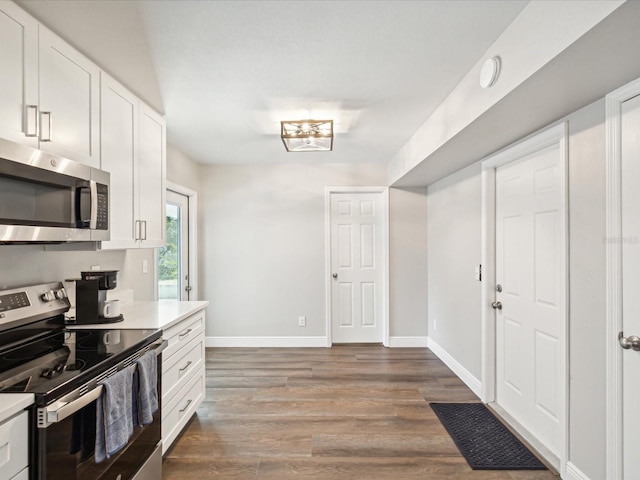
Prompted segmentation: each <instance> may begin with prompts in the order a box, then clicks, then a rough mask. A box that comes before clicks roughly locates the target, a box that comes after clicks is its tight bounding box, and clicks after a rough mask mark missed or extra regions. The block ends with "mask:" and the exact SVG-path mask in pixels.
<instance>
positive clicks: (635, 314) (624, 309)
mask: <svg viewBox="0 0 640 480" xmlns="http://www.w3.org/2000/svg"><path fill="white" fill-rule="evenodd" d="M638 131H640V80H636V81H634V82H631V83H629V84H628V85H625V86H623V87H621V88H620V89H618V90H616V91H614V92H612V93H611V94H609V95H607V97H606V148H607V154H606V157H607V158H606V161H607V225H606V232H607V233H606V249H607V279H606V282H607V333H606V352H607V396H606V402H607V409H606V410H607V478H608V479H610V480H622V479H625V478H635V477H636V476H637V472H638V470H639V469H640V459H639V458H638V454H637V451H638V447H639V446H640V433H639V432H638V428H637V426H638V424H640V412H639V411H638V403H639V402H640V387H638V382H637V379H638V375H640V351H638V350H640V341H637V338H634V337H637V336H638V335H640V316H639V315H640V303H639V302H638V293H637V292H638V286H639V285H640V277H639V275H638V272H639V271H640V254H639V250H640V247H639V245H640V240H639V239H640V215H639V214H638V202H639V201H640V196H639V195H638V186H637V185H638V182H639V181H640V162H639V161H638V159H639V158H640V137H639V135H638Z"/></svg>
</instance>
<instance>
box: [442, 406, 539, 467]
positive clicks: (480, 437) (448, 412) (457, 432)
mask: <svg viewBox="0 0 640 480" xmlns="http://www.w3.org/2000/svg"><path fill="white" fill-rule="evenodd" d="M431 408H433V411H434V412H436V415H438V418H439V419H440V421H441V422H442V424H443V425H444V428H446V429H447V431H448V432H449V435H451V438H452V439H453V441H454V442H455V444H456V445H457V446H458V449H459V450H460V453H462V455H463V456H464V458H465V459H466V460H467V463H468V464H469V466H470V467H471V468H472V469H474V470H546V469H547V467H545V466H544V464H543V463H542V462H541V461H540V460H538V459H537V458H536V456H535V455H534V454H533V453H531V451H530V450H529V449H528V448H527V447H525V446H524V445H523V444H522V442H521V441H520V440H518V438H517V437H516V436H515V435H514V434H513V433H511V432H510V431H509V429H508V428H507V427H505V426H504V425H503V424H502V423H501V422H500V420H498V419H497V418H496V417H495V415H493V413H491V411H489V409H488V408H487V407H486V406H485V405H483V404H482V403H432V404H431Z"/></svg>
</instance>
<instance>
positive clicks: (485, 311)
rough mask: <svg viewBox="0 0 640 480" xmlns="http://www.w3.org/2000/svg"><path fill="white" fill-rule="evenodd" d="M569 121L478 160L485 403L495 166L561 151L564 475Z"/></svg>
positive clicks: (489, 389)
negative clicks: (553, 149) (550, 150)
mask: <svg viewBox="0 0 640 480" xmlns="http://www.w3.org/2000/svg"><path fill="white" fill-rule="evenodd" d="M567 139H568V123H567V122H562V123H559V124H556V125H554V126H551V127H550V128H547V129H545V130H543V131H541V132H539V133H535V134H533V135H531V136H529V137H527V138H525V139H524V140H522V141H520V142H519V143H516V144H514V145H511V146H509V147H506V148H505V149H503V150H501V151H499V152H497V153H495V154H493V155H491V156H489V157H486V158H485V159H483V160H481V173H480V181H481V204H480V209H481V219H480V222H481V226H480V235H481V265H482V285H481V306H480V308H481V367H480V368H481V382H482V389H481V395H480V398H481V400H482V401H483V402H485V403H492V402H495V401H496V387H497V384H496V348H497V344H496V317H495V310H494V309H493V308H492V307H491V302H493V301H495V291H494V286H495V283H496V271H495V270H496V239H495V232H496V169H497V168H498V167H501V166H503V165H506V164H508V163H511V162H513V161H515V160H518V159H520V158H522V157H524V156H526V155H529V154H532V153H534V152H537V151H539V150H542V149H544V148H547V147H550V146H553V145H556V144H557V145H559V147H560V152H561V158H560V163H561V168H562V171H563V180H562V185H563V188H564V192H563V196H562V198H563V205H562V207H561V208H562V211H563V212H564V219H563V221H564V225H565V231H564V245H565V262H564V263H565V265H564V272H565V291H564V299H565V311H564V345H563V348H564V355H563V357H562V360H561V361H562V363H563V364H562V365H560V372H561V375H562V381H561V382H560V385H561V387H562V391H561V392H560V397H561V402H560V403H561V405H560V413H561V420H560V430H561V436H562V438H561V439H560V445H561V446H560V450H561V451H560V458H559V461H560V465H559V466H558V467H559V471H560V475H561V476H562V475H564V474H565V471H566V464H567V460H568V452H569V437H568V432H569V415H568V412H569V374H568V372H569V348H568V343H569V330H568V328H569V322H568V319H569V295H568V293H569V268H568V262H569V254H568V253H569V243H568V240H569V236H568V231H569V230H568V217H569V216H568V213H567V212H568V210H567V207H568V201H567V195H568V188H567V179H568V175H567V172H568V141H567Z"/></svg>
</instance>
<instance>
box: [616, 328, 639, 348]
mask: <svg viewBox="0 0 640 480" xmlns="http://www.w3.org/2000/svg"><path fill="white" fill-rule="evenodd" d="M618 343H619V344H620V346H621V347H622V348H624V349H625V350H629V349H631V350H635V351H636V352H640V337H638V336H636V335H632V336H630V337H625V336H624V334H623V333H622V332H620V333H618Z"/></svg>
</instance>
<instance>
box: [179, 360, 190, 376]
mask: <svg viewBox="0 0 640 480" xmlns="http://www.w3.org/2000/svg"><path fill="white" fill-rule="evenodd" d="M192 363H193V362H192V361H191V360H189V361H188V362H187V364H186V365H185V366H184V367H182V368H181V369H179V370H178V376H180V375H182V372H184V371H185V370H186V369H187V368H189V367H190V366H191V364H192Z"/></svg>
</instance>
